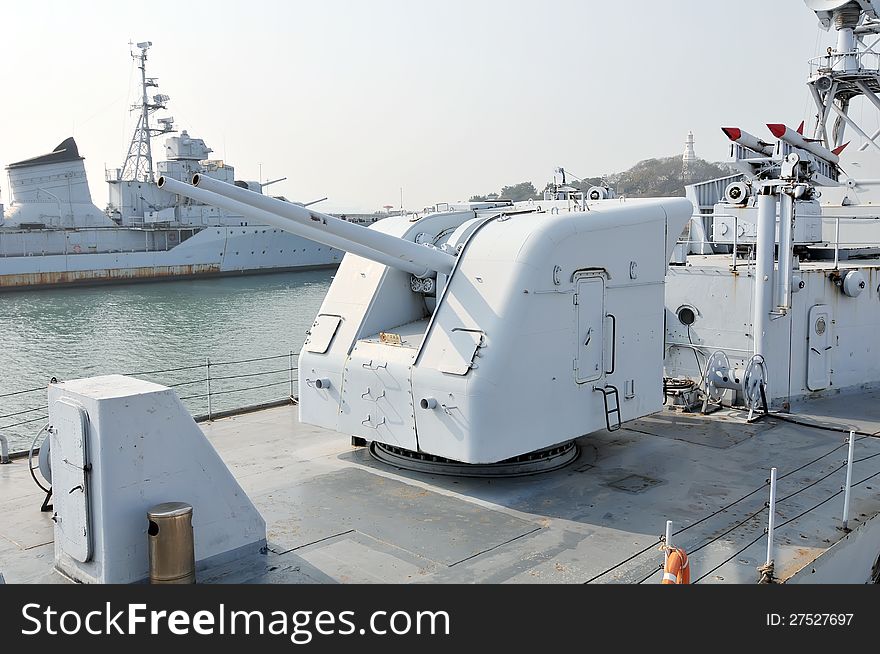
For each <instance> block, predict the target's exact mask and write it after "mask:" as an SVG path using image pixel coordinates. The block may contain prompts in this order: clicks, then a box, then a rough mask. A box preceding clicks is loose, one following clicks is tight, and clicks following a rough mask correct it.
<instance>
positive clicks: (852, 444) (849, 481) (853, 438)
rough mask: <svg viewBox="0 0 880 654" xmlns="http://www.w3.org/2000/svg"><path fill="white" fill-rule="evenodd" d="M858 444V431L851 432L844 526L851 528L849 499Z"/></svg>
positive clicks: (844, 495) (844, 504) (847, 463)
mask: <svg viewBox="0 0 880 654" xmlns="http://www.w3.org/2000/svg"><path fill="white" fill-rule="evenodd" d="M855 444H856V433H855V432H854V431H850V432H849V448H848V453H847V457H846V484H844V486H843V520H842V522H843V528H844V530H846V529H848V528H849V500H850V495H851V491H852V468H853V452H854V450H855Z"/></svg>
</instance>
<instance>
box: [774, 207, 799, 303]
mask: <svg viewBox="0 0 880 654" xmlns="http://www.w3.org/2000/svg"><path fill="white" fill-rule="evenodd" d="M794 221H795V211H794V198H793V197H792V196H791V195H790V194H789V193H787V192H784V191H783V192H782V193H780V194H779V256H778V259H779V270H778V271H777V274H776V306H777V307H779V309H780V310H782V311H787V310H788V309H789V308H790V307H791V276H792V268H793V266H792V257H794Z"/></svg>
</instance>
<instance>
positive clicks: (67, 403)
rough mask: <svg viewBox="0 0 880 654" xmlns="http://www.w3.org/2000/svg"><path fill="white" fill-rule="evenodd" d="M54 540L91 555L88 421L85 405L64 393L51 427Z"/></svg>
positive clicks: (81, 555)
mask: <svg viewBox="0 0 880 654" xmlns="http://www.w3.org/2000/svg"><path fill="white" fill-rule="evenodd" d="M49 439H50V446H49V455H50V460H51V465H52V495H53V498H52V501H53V503H54V506H55V511H54V514H53V517H54V522H55V543H56V547H57V548H60V549H61V550H62V551H63V552H64V553H65V554H66V555H67V556H69V557H70V558H72V559H74V560H75V561H79V562H82V563H85V562H87V561H89V560H90V559H91V558H92V524H91V516H90V507H89V504H90V493H91V481H90V477H91V471H90V458H89V445H90V444H89V422H88V416H87V415H86V412H85V410H84V409H83V407H82V406H80V405H78V404H77V403H76V402H75V401H74V400H73V399H71V398H68V397H63V396H62V397H61V398H60V399H59V400H57V401H56V402H55V404H54V406H53V412H52V428H51V429H50V431H49Z"/></svg>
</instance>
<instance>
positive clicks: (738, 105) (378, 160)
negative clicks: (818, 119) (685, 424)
mask: <svg viewBox="0 0 880 654" xmlns="http://www.w3.org/2000/svg"><path fill="white" fill-rule="evenodd" d="M2 23H3V28H4V29H3V31H2V34H0V70H2V77H0V79H2V88H0V118H2V120H0V165H2V166H4V167H5V166H6V165H7V164H9V163H11V162H13V161H18V160H20V159H24V158H27V157H31V156H35V155H37V154H42V153H44V152H48V151H50V150H51V149H52V148H53V147H54V146H55V145H57V144H58V143H59V142H61V141H62V140H63V139H64V138H66V137H67V136H70V135H71V134H72V135H74V136H75V137H76V140H77V143H78V145H79V148H80V153H81V154H82V155H84V156H85V157H86V169H87V171H88V174H89V180H90V186H91V189H92V194H93V197H94V200H95V203H96V204H97V205H98V206H99V207H103V206H104V205H105V204H106V201H107V191H106V185H105V183H104V167H105V164H106V166H107V167H118V166H120V165H121V164H122V161H123V158H124V155H125V152H126V149H127V146H128V141H129V139H130V137H131V131H132V129H133V126H134V122H133V119H132V117H131V115H130V114H129V113H128V111H127V108H128V104H129V103H130V102H131V101H132V100H133V99H134V96H135V94H136V92H137V88H136V86H135V80H136V77H135V74H136V73H137V71H136V69H135V68H134V67H133V63H132V60H131V58H130V56H129V46H128V42H129V40H132V41H135V42H137V41H142V40H151V41H152V42H153V48H152V50H151V51H150V60H149V62H148V73H149V74H151V75H153V76H155V77H158V78H159V82H160V88H159V92H161V93H165V94H168V95H170V96H171V98H172V99H171V103H170V105H169V112H167V113H168V114H170V115H173V116H174V117H175V119H176V122H177V126H178V128H179V129H187V130H188V131H189V132H190V134H191V135H193V136H198V137H201V138H203V139H205V141H206V142H207V143H208V145H209V146H210V147H212V148H213V149H214V154H213V155H212V156H213V157H215V158H218V159H225V160H226V161H227V162H228V163H231V164H232V165H234V166H235V167H236V172H237V177H239V178H243V179H257V178H258V177H259V176H260V164H262V178H263V179H268V178H272V179H274V178H276V177H282V176H287V177H288V180H287V181H285V182H282V183H279V184H277V185H275V186H274V187H272V192H273V193H283V194H285V195H287V196H288V197H289V198H291V199H298V200H302V201H307V200H312V199H316V198H320V197H323V196H329V197H330V201H328V202H325V203H323V204H322V205H320V206H321V208H324V209H325V210H344V211H353V210H357V209H360V210H367V211H372V210H374V209H378V208H380V207H381V206H382V205H385V204H392V205H398V204H399V202H400V188H401V187H403V195H404V203H405V205H406V206H407V207H408V208H410V209H417V208H421V207H423V206H426V205H430V204H433V203H435V202H443V201H456V200H465V199H467V198H468V197H469V196H471V195H473V194H476V193H488V192H492V191H497V190H499V189H500V188H501V186H503V185H505V184H512V183H517V182H520V181H524V180H529V181H532V182H534V183H535V185H536V186H538V187H539V188H542V187H543V185H544V183H545V182H546V181H548V180H549V179H550V178H551V176H552V174H553V169H554V168H555V167H556V166H564V167H565V168H566V169H568V170H570V171H571V172H573V173H574V174H576V175H580V176H584V177H587V176H595V175H601V174H605V173H612V172H616V171H618V170H623V169H625V168H628V167H629V166H631V165H632V164H634V163H636V162H637V161H639V160H642V159H646V158H649V157H656V156H666V155H670V154H675V153H678V152H681V151H683V149H684V145H683V144H684V139H685V136H686V134H687V131H688V130H689V129H691V130H693V131H694V134H695V135H696V141H697V154H698V155H699V156H701V157H703V158H705V159H709V160H724V159H725V158H726V157H727V145H726V139H725V138H724V137H723V135H722V134H721V132H720V130H719V127H721V126H722V125H734V126H741V127H744V128H746V129H748V130H749V131H751V132H753V133H756V134H758V135H764V134H766V133H767V130H766V128H765V127H764V124H765V123H768V122H787V123H789V124H791V125H792V126H797V123H798V122H799V121H800V120H801V118H802V117H804V116H805V114H807V113H808V103H807V101H808V97H809V96H808V93H807V90H806V86H805V84H804V80H805V79H806V74H807V66H806V60H807V59H808V58H809V57H812V56H813V55H814V54H815V53H816V52H817V51H818V50H819V49H820V48H822V49H824V46H825V45H826V44H827V43H829V42H830V39H831V37H830V36H829V35H828V34H827V33H825V32H824V31H822V32H820V30H819V28H818V21H817V20H816V18H815V16H814V14H812V13H811V12H810V11H809V10H807V9H806V7H805V6H804V4H803V2H802V0H729V1H725V2H719V1H710V0H667V1H666V2H657V1H655V0H631V1H629V2H625V1H624V0H611V1H608V2H598V1H594V0H579V1H578V0H442V1H437V0H433V1H430V2H429V1H427V0H425V1H422V0H409V1H404V0H368V1H361V2H358V1H355V0H321V1H320V2H317V1H315V0H309V1H301V0H251V1H250V2H242V1H241V0H234V1H232V0H213V1H212V2H183V1H181V0H175V1H173V2H172V1H168V0H149V1H140V2H131V1H129V0H113V1H104V0H89V1H85V0H82V1H76V0H66V1H62V0H41V1H40V2H4V5H3V12H2ZM868 127H870V124H869V125H868ZM163 139H164V137H160V138H159V139H156V140H155V141H154V148H155V149H157V150H158V151H159V152H160V153H161V152H162V148H161V147H160V146H161V145H162V141H163ZM158 159H159V158H158V157H157V160H158ZM4 178H5V175H4ZM2 199H3V201H4V202H6V203H8V202H9V195H8V187H7V184H6V181H5V179H4V183H3V198H2Z"/></svg>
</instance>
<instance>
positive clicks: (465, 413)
mask: <svg viewBox="0 0 880 654" xmlns="http://www.w3.org/2000/svg"><path fill="white" fill-rule="evenodd" d="M159 185H160V186H161V187H162V188H163V189H164V190H166V191H168V192H171V193H178V194H180V195H184V196H187V197H190V198H192V199H194V200H197V201H199V202H205V203H210V204H214V205H215V206H218V207H221V208H224V209H226V210H229V211H235V212H240V213H241V214H242V215H245V216H251V217H253V219H254V220H259V221H261V222H265V223H270V224H273V225H277V226H279V227H281V228H282V229H285V230H288V231H291V232H293V233H295V234H298V235H300V236H303V237H306V238H309V239H312V240H314V241H317V242H319V243H324V244H326V245H328V246H330V247H334V248H340V249H343V250H345V251H346V252H348V254H347V255H346V256H345V257H344V259H343V260H342V263H341V265H340V267H339V270H338V271H337V273H336V275H335V277H334V281H333V283H332V285H331V287H330V290H329V291H328V293H327V296H326V298H325V299H324V303H323V305H322V306H321V309H320V312H319V314H318V316H317V318H316V319H315V321H314V324H313V325H312V327H311V329H310V330H309V334H308V338H307V340H306V342H305V344H304V345H303V348H302V352H301V354H300V358H299V375H300V393H299V395H300V397H299V401H300V419H301V420H302V421H303V422H306V423H309V424H314V425H319V426H321V427H325V428H329V429H333V430H336V431H340V432H343V433H348V434H352V435H353V436H355V437H357V438H358V439H363V440H365V441H373V442H376V443H381V444H383V445H385V446H388V447H391V448H395V449H396V450H406V451H408V452H416V453H420V455H432V456H434V457H443V458H446V459H450V460H453V461H460V462H465V463H493V462H498V461H503V460H506V459H509V458H512V457H516V456H519V455H522V454H525V453H530V452H533V451H537V450H541V449H544V448H548V447H551V446H555V445H558V444H562V443H566V442H568V441H570V440H572V439H574V438H577V437H578V436H581V435H583V434H587V433H590V432H592V431H595V430H597V429H602V428H610V429H615V428H618V427H619V426H620V424H621V422H623V421H626V420H631V419H634V418H638V417H641V416H644V415H647V414H649V413H653V412H655V411H658V410H660V408H661V406H662V402H663V392H662V374H663V373H662V369H663V333H664V329H663V320H664V277H665V274H666V269H667V262H668V261H669V258H670V256H671V253H672V249H673V247H674V245H675V243H676V241H677V239H678V237H679V235H680V234H681V232H682V229H683V227H684V225H685V223H686V222H687V221H688V220H689V219H690V216H691V213H692V205H691V203H690V202H689V201H687V200H685V199H680V198H674V199H658V200H629V199H627V200H604V201H599V202H592V203H589V202H588V203H586V205H582V206H585V208H586V210H579V211H565V210H562V209H561V208H560V206H558V205H560V204H563V203H559V202H556V201H552V200H548V201H531V202H526V203H516V204H514V203H511V202H499V203H495V204H493V203H489V204H488V205H485V203H483V204H463V205H457V206H455V205H454V206H451V207H449V208H448V210H446V211H442V212H437V213H431V214H428V215H424V216H416V215H411V216H406V215H401V216H393V217H389V218H386V219H384V220H381V221H378V222H377V223H375V224H374V225H372V226H370V227H369V228H367V227H363V226H360V225H357V224H353V223H349V222H347V221H345V220H342V219H340V218H336V217H334V216H329V215H326V214H322V213H319V212H316V211H313V210H312V209H310V208H306V207H303V206H301V205H295V204H291V203H288V202H284V201H280V200H276V199H274V198H270V197H267V196H264V195H261V194H258V193H254V192H252V191H249V190H246V189H243V188H240V187H236V186H233V185H230V184H226V183H223V182H221V181H218V180H215V179H212V178H209V177H205V176H200V175H196V176H195V177H194V178H193V184H192V185H190V184H184V183H181V182H179V181H177V180H174V179H164V178H163V179H160V180H159ZM564 205H565V206H566V207H567V206H569V203H568V202H565V203H564Z"/></svg>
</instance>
